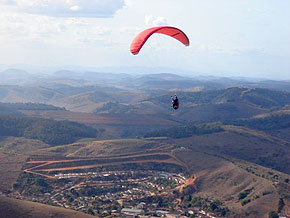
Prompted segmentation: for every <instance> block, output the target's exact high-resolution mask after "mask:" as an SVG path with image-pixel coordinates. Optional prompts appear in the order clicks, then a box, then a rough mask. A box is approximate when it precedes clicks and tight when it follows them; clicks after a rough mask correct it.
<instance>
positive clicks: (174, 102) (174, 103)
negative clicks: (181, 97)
mask: <svg viewBox="0 0 290 218" xmlns="http://www.w3.org/2000/svg"><path fill="white" fill-rule="evenodd" d="M171 100H172V108H173V109H174V110H177V109H178V108H179V101H178V98H177V96H176V95H174V98H173V97H172V96H171Z"/></svg>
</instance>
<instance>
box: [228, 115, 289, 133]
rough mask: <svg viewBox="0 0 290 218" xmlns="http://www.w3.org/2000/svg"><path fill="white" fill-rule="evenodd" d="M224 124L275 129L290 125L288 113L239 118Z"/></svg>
mask: <svg viewBox="0 0 290 218" xmlns="http://www.w3.org/2000/svg"><path fill="white" fill-rule="evenodd" d="M226 124H231V125H236V126H246V127H249V128H253V129H258V130H277V129H284V128H289V127H290V114H282V115H273V116H268V117H264V118H254V119H241V120H235V121H229V122H227V123H226Z"/></svg>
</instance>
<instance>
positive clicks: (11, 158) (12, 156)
mask: <svg viewBox="0 0 290 218" xmlns="http://www.w3.org/2000/svg"><path fill="white" fill-rule="evenodd" d="M27 158H28V156H27V155H23V154H16V153H8V152H3V151H1V150H0V174H1V175H2V176H0V191H1V192H5V191H7V190H9V189H10V188H11V187H12V184H13V183H14V182H15V181H16V180H17V178H18V176H19V175H20V173H21V172H22V167H23V165H24V163H25V162H26V159H27ZM0 208H1V207H0Z"/></svg>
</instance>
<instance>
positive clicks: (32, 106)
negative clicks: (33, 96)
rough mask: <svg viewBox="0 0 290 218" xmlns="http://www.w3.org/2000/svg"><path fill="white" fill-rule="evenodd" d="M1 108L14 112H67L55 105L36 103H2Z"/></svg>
mask: <svg viewBox="0 0 290 218" xmlns="http://www.w3.org/2000/svg"><path fill="white" fill-rule="evenodd" d="M0 106H5V107H6V108H9V109H12V110H54V111H60V110H65V108H61V107H56V106H53V105H48V104H36V103H0Z"/></svg>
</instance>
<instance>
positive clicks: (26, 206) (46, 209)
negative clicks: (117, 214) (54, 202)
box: [0, 196, 96, 218]
mask: <svg viewBox="0 0 290 218" xmlns="http://www.w3.org/2000/svg"><path fill="white" fill-rule="evenodd" d="M0 214H1V215H0V216H1V217H3V218H18V217H19V218H39V217H53V218H92V217H96V216H91V215H88V214H84V213H80V212H77V211H73V210H68V209H64V208H58V207H53V206H49V205H45V204H40V203H35V202H29V201H25V200H17V199H11V198H7V197H2V196H0Z"/></svg>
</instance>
